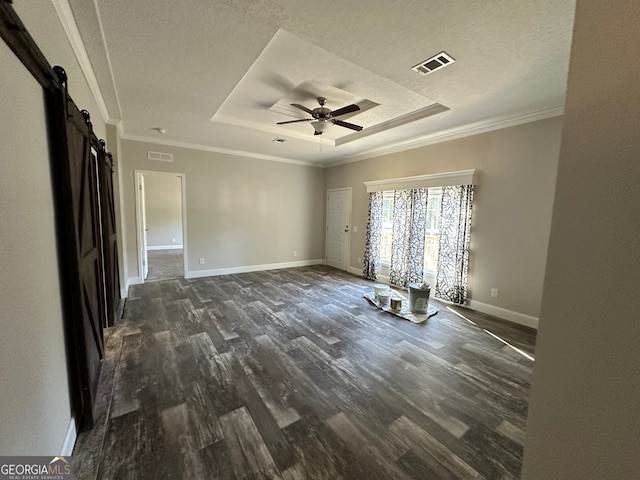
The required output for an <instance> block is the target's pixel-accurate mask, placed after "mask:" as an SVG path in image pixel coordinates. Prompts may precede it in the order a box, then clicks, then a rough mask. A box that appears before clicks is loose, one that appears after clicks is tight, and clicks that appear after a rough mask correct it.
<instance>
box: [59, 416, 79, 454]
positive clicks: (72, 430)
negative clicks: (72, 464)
mask: <svg viewBox="0 0 640 480" xmlns="http://www.w3.org/2000/svg"><path fill="white" fill-rule="evenodd" d="M77 438H78V432H77V431H76V422H75V421H74V419H73V418H72V419H71V420H70V421H69V427H68V428H67V434H66V435H65V436H64V442H63V443H62V449H61V451H60V456H62V457H70V456H71V454H73V447H74V446H75V444H76V439H77Z"/></svg>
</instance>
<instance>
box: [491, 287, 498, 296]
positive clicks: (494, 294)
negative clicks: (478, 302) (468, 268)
mask: <svg viewBox="0 0 640 480" xmlns="http://www.w3.org/2000/svg"><path fill="white" fill-rule="evenodd" d="M491 296H492V297H493V298H498V297H499V296H500V290H498V289H497V288H492V289H491Z"/></svg>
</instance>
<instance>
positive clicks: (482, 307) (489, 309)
mask: <svg viewBox="0 0 640 480" xmlns="http://www.w3.org/2000/svg"><path fill="white" fill-rule="evenodd" d="M347 271H348V272H349V273H353V274H354V275H358V276H360V277H362V276H364V275H363V273H362V271H361V270H358V269H357V268H354V267H349V268H348V269H347ZM376 282H377V283H385V284H388V283H389V277H385V276H384V275H378V278H377V279H376ZM438 300H440V299H438ZM440 301H443V300H440ZM467 306H468V307H469V308H471V309H472V310H476V311H478V312H481V313H486V314H487V315H493V316H494V317H498V318H502V319H504V320H507V321H509V322H513V323H517V324H518V325H524V326H525V327H529V328H535V329H536V330H537V329H538V322H539V318H538V317H533V316H531V315H525V314H524V313H520V312H515V311H513V310H507V309H506V308H501V307H496V306H495V305H489V304H488V303H482V302H478V301H475V300H469V301H468V302H467Z"/></svg>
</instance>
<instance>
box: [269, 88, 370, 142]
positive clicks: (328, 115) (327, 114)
mask: <svg viewBox="0 0 640 480" xmlns="http://www.w3.org/2000/svg"><path fill="white" fill-rule="evenodd" d="M317 100H318V104H319V105H320V106H319V107H316V108H314V109H313V110H311V109H310V108H307V107H305V106H304V105H300V104H298V103H292V104H291V106H292V107H296V108H298V109H300V110H302V111H304V112H306V113H308V114H309V115H311V118H303V119H300V120H288V121H286V122H278V123H277V124H276V125H286V124H288V123H298V122H311V125H312V126H313V129H314V132H315V133H314V135H322V132H324V131H325V130H326V129H327V128H329V127H330V126H331V125H339V126H341V127H344V128H349V129H351V130H355V131H357V132H359V131H360V130H362V127H361V126H360V125H354V124H353V123H349V122H345V121H344V120H340V119H338V118H336V117H340V116H342V115H346V114H347V113H352V112H357V111H358V110H360V107H359V106H358V105H356V104H354V103H352V104H351V105H346V106H344V107H342V108H339V109H337V110H331V109H330V108H326V107H325V106H324V105H325V103H327V99H326V98H325V97H318V98H317Z"/></svg>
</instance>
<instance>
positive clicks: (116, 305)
mask: <svg viewBox="0 0 640 480" xmlns="http://www.w3.org/2000/svg"><path fill="white" fill-rule="evenodd" d="M100 157H101V158H100V159H99V167H98V176H99V179H100V213H101V217H102V243H103V248H104V278H105V295H106V304H107V305H106V309H107V311H106V314H107V316H106V325H105V327H111V326H113V324H114V322H115V321H116V319H117V318H118V317H119V312H120V311H121V303H122V300H121V298H120V272H119V270H118V245H117V235H116V210H115V204H114V200H113V157H112V156H111V154H110V153H104V151H102V152H101V155H100Z"/></svg>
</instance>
